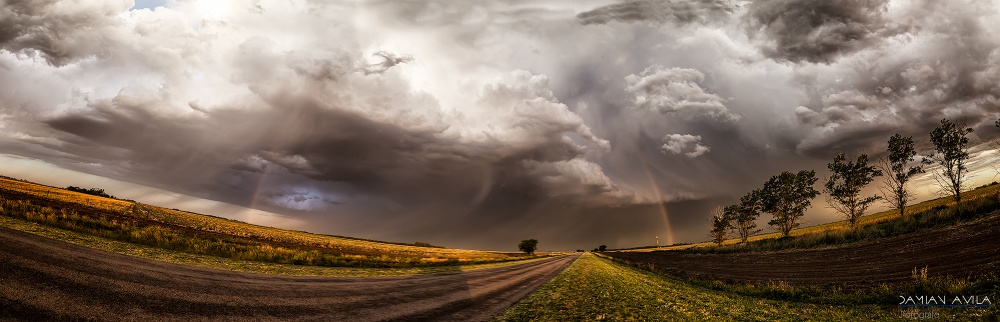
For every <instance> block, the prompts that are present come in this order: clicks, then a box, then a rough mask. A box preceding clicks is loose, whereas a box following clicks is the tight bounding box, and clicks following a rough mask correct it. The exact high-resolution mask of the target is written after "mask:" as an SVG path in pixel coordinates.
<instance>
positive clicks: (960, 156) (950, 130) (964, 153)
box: [930, 119, 972, 204]
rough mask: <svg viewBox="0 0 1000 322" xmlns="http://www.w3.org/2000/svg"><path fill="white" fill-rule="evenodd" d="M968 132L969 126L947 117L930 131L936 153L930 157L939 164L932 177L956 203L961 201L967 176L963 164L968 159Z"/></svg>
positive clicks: (969, 130) (970, 131)
mask: <svg viewBox="0 0 1000 322" xmlns="http://www.w3.org/2000/svg"><path fill="white" fill-rule="evenodd" d="M969 133H972V128H971V127H970V128H966V127H965V125H964V124H956V123H952V122H951V121H949V120H948V119H943V120H941V125H940V126H938V127H937V128H934V130H933V131H931V143H933V144H934V150H935V152H936V153H934V155H932V156H931V157H930V159H931V160H933V162H935V163H937V164H938V165H940V166H941V169H940V170H938V172H936V173H935V174H934V179H936V180H937V182H938V186H940V187H941V190H942V191H943V192H945V193H947V194H951V195H952V197H953V198H954V199H955V203H956V204H957V203H959V202H961V201H962V188H963V184H964V183H965V177H966V176H968V174H967V173H966V170H967V169H966V167H965V164H966V161H968V160H969V138H968V137H966V135H967V134H969Z"/></svg>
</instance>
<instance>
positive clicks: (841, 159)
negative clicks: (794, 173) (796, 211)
mask: <svg viewBox="0 0 1000 322" xmlns="http://www.w3.org/2000/svg"><path fill="white" fill-rule="evenodd" d="M846 159H847V157H846V156H844V154H843V153H841V154H838V155H837V156H836V157H834V158H833V163H830V164H828V165H827V166H826V167H827V168H829V169H830V177H829V178H827V180H826V185H824V189H823V192H825V193H827V203H829V204H830V206H831V207H833V209H834V210H836V211H837V212H839V213H841V214H843V215H844V216H845V217H847V221H848V222H850V223H851V226H852V227H853V226H854V225H855V224H857V222H858V218H861V216H862V215H864V214H865V210H867V209H868V206H871V204H872V203H874V202H875V201H876V200H878V199H879V198H881V197H879V196H871V197H865V198H862V197H861V196H859V195H860V194H861V189H862V188H864V187H865V186H867V185H868V184H869V183H871V182H872V181H875V177H880V176H882V171H879V170H878V169H876V168H875V166H869V165H868V155H867V154H864V153H862V154H861V155H859V156H858V160H857V161H847V162H845V161H846Z"/></svg>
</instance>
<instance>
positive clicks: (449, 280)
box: [0, 228, 578, 321]
mask: <svg viewBox="0 0 1000 322" xmlns="http://www.w3.org/2000/svg"><path fill="white" fill-rule="evenodd" d="M577 257H578V255H577V256H562V257H556V258H553V259H547V260H541V261H533V262H529V263H524V264H519V265H511V266H505V267H499V268H491V269H482V270H475V271H468V272H456V273H444V274H433V275H418V276H405V277H377V278H329V277H294V276H279V275H266V274H252V273H241V272H232V271H223V270H214V269H206V268H199V267H192V266H184V265H177V264H171V263H165V262H157V261H152V260H147V259H143V258H138V257H131V256H125V255H120V254H115V253H109V252H104V251H100V250H95V249H90V248H86V247H81V246H77V245H73V244H69V243H66V242H61V241H56V240H52V239H47V238H44V237H40V236H36V235H32V234H29V233H25V232H20V231H16V230H10V229H6V228H0V264H2V265H0V312H4V314H3V315H4V316H5V317H6V318H10V319H17V320H63V321H65V320H113V321H142V320H146V321H151V320H155V321H164V320H166V321H171V320H173V321H178V320H183V321H200V320H212V321H225V320H239V321H245V320H253V321H268V320H294V321H400V320H407V321H412V320H436V321H479V320H488V319H490V318H492V317H493V316H495V315H497V314H498V313H500V312H503V310H505V309H506V308H507V307H509V306H510V305H512V304H513V303H515V302H516V301H518V300H519V299H521V298H522V297H524V296H525V295H527V294H528V293H530V292H531V291H533V290H534V289H536V288H537V287H539V286H541V285H542V284H543V283H545V282H546V281H548V280H549V279H550V278H552V277H553V276H555V275H556V274H557V273H559V272H560V271H561V270H562V269H563V268H565V267H566V266H567V265H568V264H569V263H571V262H572V261H573V260H575V259H576V258H577Z"/></svg>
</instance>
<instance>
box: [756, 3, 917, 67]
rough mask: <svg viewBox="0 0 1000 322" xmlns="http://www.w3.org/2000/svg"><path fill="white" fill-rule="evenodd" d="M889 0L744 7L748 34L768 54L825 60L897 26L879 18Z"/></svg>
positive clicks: (898, 29) (896, 30)
mask: <svg viewBox="0 0 1000 322" xmlns="http://www.w3.org/2000/svg"><path fill="white" fill-rule="evenodd" d="M888 4H889V0H830V1H813V0H760V1H754V2H752V3H751V4H750V6H749V14H748V18H749V22H750V26H749V27H748V28H749V29H748V33H749V35H750V36H751V37H753V38H758V40H760V41H762V42H763V46H762V47H763V48H762V49H763V51H764V54H765V55H767V56H768V57H771V58H775V59H780V60H787V61H791V62H811V63H829V62H832V61H833V60H834V59H836V58H837V57H839V56H841V55H844V54H850V53H853V52H855V51H858V50H860V49H864V48H867V47H869V46H872V45H874V44H878V43H880V42H881V41H883V39H884V38H885V37H887V36H891V35H893V34H897V33H899V32H901V31H903V30H905V29H904V28H902V27H901V26H899V25H896V24H894V23H892V22H891V21H888V20H887V19H885V18H884V17H883V15H884V13H885V12H886V10H887V7H888Z"/></svg>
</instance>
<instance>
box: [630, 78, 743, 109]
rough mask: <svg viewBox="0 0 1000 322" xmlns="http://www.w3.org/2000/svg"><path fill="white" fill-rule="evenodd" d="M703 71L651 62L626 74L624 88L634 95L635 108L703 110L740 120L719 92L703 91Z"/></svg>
mask: <svg viewBox="0 0 1000 322" xmlns="http://www.w3.org/2000/svg"><path fill="white" fill-rule="evenodd" d="M704 79H705V74H703V73H701V72H700V71H697V70H694V69H690V68H666V67H663V66H660V65H653V66H650V67H649V68H646V70H643V71H642V73H640V74H639V75H635V74H632V75H628V76H626V77H625V91H626V92H628V93H631V94H633V95H635V96H634V99H633V104H634V107H636V108H640V109H649V110H653V111H656V112H659V113H663V114H667V113H674V112H692V113H695V114H698V113H706V114H708V115H711V116H713V117H716V118H719V119H720V120H722V121H723V122H729V123H731V122H736V121H739V119H740V116H739V115H736V114H732V113H730V112H729V109H727V108H726V106H725V105H724V104H723V103H722V101H723V99H722V98H721V97H719V96H718V95H715V94H712V93H708V92H706V91H705V90H704V89H703V88H701V86H699V85H698V83H699V82H702V81H704Z"/></svg>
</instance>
